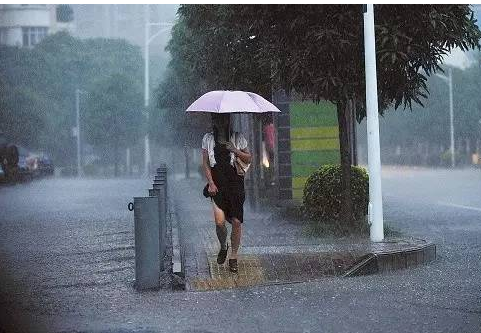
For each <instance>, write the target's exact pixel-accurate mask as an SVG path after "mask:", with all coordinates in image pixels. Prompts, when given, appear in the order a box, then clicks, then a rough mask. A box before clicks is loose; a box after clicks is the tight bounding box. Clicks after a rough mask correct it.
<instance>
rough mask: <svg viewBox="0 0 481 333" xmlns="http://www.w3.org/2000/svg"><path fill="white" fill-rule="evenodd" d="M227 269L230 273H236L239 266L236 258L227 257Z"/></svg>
mask: <svg viewBox="0 0 481 333" xmlns="http://www.w3.org/2000/svg"><path fill="white" fill-rule="evenodd" d="M229 269H230V271H231V272H232V273H237V271H238V270H239V266H238V265H237V259H229Z"/></svg>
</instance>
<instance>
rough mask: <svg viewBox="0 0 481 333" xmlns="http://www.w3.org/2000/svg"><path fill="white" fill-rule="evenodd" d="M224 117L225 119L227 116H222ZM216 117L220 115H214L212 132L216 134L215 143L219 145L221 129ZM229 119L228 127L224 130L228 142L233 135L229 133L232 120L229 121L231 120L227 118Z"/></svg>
mask: <svg viewBox="0 0 481 333" xmlns="http://www.w3.org/2000/svg"><path fill="white" fill-rule="evenodd" d="M222 116H223V117H225V115H222ZM215 117H219V115H217V114H213V115H212V132H213V133H214V141H215V143H217V142H219V140H218V139H219V130H220V129H219V128H217V126H216V121H215ZM227 119H228V121H227V126H226V127H225V129H224V130H225V138H226V139H227V140H229V138H230V134H232V133H230V132H229V127H230V126H229V124H230V119H229V118H227Z"/></svg>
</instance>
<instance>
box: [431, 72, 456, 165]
mask: <svg viewBox="0 0 481 333" xmlns="http://www.w3.org/2000/svg"><path fill="white" fill-rule="evenodd" d="M436 76H438V77H440V78H441V79H443V80H444V82H446V83H447V84H448V86H449V132H450V141H451V148H450V152H451V167H453V168H454V167H455V166H456V159H455V156H454V154H455V153H454V111H453V71H452V69H451V68H448V76H445V75H441V74H436Z"/></svg>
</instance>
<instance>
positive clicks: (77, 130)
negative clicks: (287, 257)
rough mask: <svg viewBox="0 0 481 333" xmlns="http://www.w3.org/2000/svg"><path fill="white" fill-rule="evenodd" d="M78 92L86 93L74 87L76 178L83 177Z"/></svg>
mask: <svg viewBox="0 0 481 333" xmlns="http://www.w3.org/2000/svg"><path fill="white" fill-rule="evenodd" d="M80 94H87V92H85V91H83V90H80V89H78V88H77V89H75V112H76V118H77V127H76V128H75V136H76V137H77V178H82V177H83V170H82V162H81V149H80V148H81V147H80Z"/></svg>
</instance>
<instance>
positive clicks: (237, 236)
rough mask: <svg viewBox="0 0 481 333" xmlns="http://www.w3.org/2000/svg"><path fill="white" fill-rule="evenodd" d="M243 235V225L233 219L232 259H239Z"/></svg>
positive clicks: (231, 236) (231, 237)
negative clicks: (238, 252)
mask: <svg viewBox="0 0 481 333" xmlns="http://www.w3.org/2000/svg"><path fill="white" fill-rule="evenodd" d="M241 235H242V223H241V222H240V221H239V220H238V219H237V218H235V217H234V218H232V233H231V235H230V241H231V244H232V251H231V254H230V258H231V259H237V251H238V250H239V246H240V240H241Z"/></svg>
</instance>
